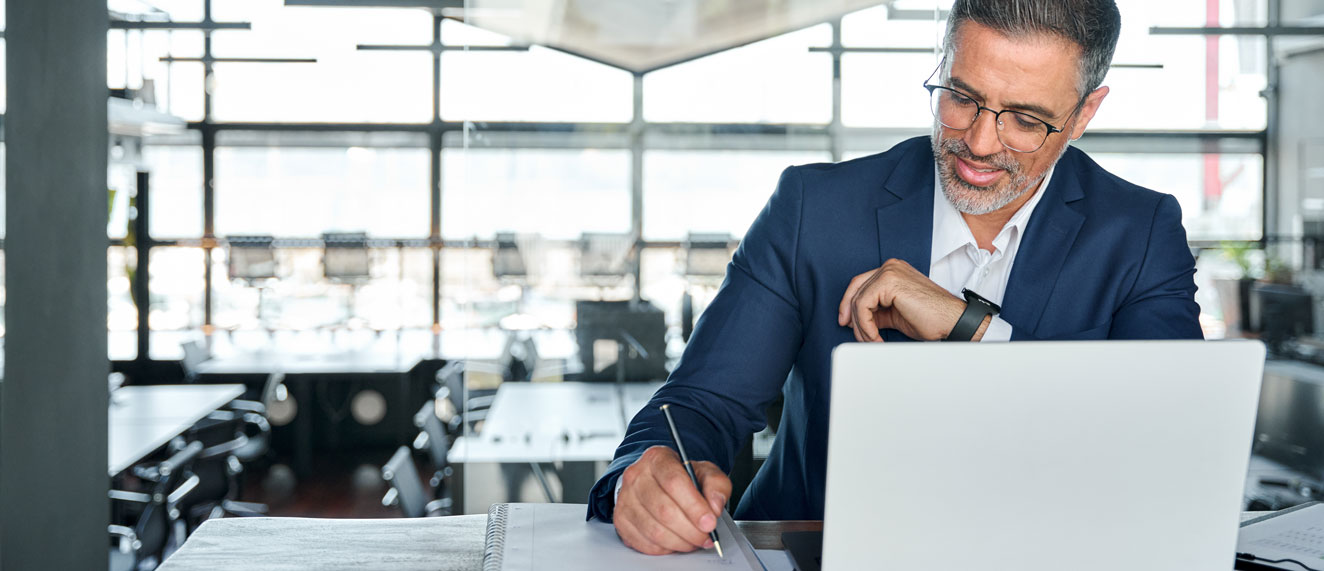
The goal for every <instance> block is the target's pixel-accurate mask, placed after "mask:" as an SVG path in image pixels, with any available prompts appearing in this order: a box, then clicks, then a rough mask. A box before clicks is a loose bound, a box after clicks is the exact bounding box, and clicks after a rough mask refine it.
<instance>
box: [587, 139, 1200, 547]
mask: <svg viewBox="0 0 1324 571" xmlns="http://www.w3.org/2000/svg"><path fill="white" fill-rule="evenodd" d="M933 192H934V160H933V154H932V151H931V150H930V145H929V138H928V137H919V138H915V139H911V140H908V141H905V142H903V143H901V144H899V145H897V146H896V147H893V148H892V149H891V150H889V151H887V152H884V153H881V154H878V155H873V156H869V157H864V158H861V159H856V160H853V161H848V162H844V163H840V164H820V165H807V166H799V167H791V168H788V169H786V171H785V172H783V173H782V176H781V180H780V182H778V184H777V190H776V192H775V193H774V194H773V195H772V198H771V199H769V201H768V204H767V206H765V207H764V209H763V211H762V212H761V213H760V214H759V216H758V219H757V220H755V221H754V224H753V225H752V226H750V228H749V232H748V233H747V234H746V235H745V238H744V240H743V241H742V242H741V244H740V247H739V248H738V249H737V250H736V253H735V255H734V256H733V258H732V261H731V264H730V265H729V266H728V267H727V272H726V280H725V281H724V282H723V283H722V287H721V289H720V290H719V292H718V294H717V296H716V297H715V298H714V300H713V302H712V303H711V304H710V305H709V306H708V308H707V309H706V310H705V311H704V312H703V315H702V316H701V317H700V319H699V322H698V324H697V325H696V326H695V328H694V333H693V335H692V337H691V338H690V342H689V345H688V346H687V347H686V348H685V353H684V355H683V356H682V358H681V360H680V362H679V364H678V365H677V366H676V369H675V371H673V372H672V373H671V376H670V378H669V379H668V380H667V383H666V384H665V385H663V386H662V388H661V389H659V390H658V392H657V394H656V395H654V396H653V399H652V401H651V402H650V403H649V405H648V406H647V407H645V408H644V409H643V411H642V412H640V413H639V414H638V415H637V416H635V417H634V420H633V421H632V422H631V423H630V426H629V428H628V430H627V431H626V436H625V440H624V442H622V443H621V445H620V447H619V448H617V450H616V458H615V460H614V461H613V462H612V463H611V465H610V466H609V467H608V470H607V472H606V474H605V475H603V477H602V478H601V479H600V480H599V481H598V482H597V484H596V485H595V486H594V488H593V490H592V491H591V492H590V497H589V515H590V516H595V517H597V518H599V519H603V520H608V521H610V519H611V514H612V509H613V507H614V502H613V494H614V491H615V487H616V480H617V479H618V478H619V477H620V474H621V472H622V471H623V470H624V469H625V468H626V467H627V466H629V465H630V464H631V463H633V462H634V461H635V460H636V459H638V457H639V456H640V455H641V454H642V453H643V451H644V450H646V449H648V448H649V447H651V446H654V445H665V446H673V445H672V442H671V436H670V434H669V432H668V429H667V426H666V421H665V420H664V419H663V417H662V415H661V413H660V412H659V411H658V406H659V405H661V404H663V403H671V404H672V405H673V406H672V412H673V413H674V415H675V416H676V423H677V425H678V427H679V428H680V431H681V437H682V438H683V439H684V441H685V448H686V451H687V452H688V453H689V456H690V458H691V459H692V460H708V461H711V462H714V463H716V464H717V465H718V466H720V467H721V468H722V469H723V470H724V471H726V472H728V473H729V472H730V470H731V465H732V460H733V458H734V457H735V455H736V452H737V451H738V447H739V446H740V445H741V443H742V442H743V440H744V438H745V437H747V436H748V435H750V434H751V433H753V432H756V431H758V430H762V429H763V427H764V425H765V424H766V420H765V418H766V417H765V414H764V411H765V410H766V408H767V406H768V405H769V403H770V402H771V401H772V400H773V399H774V397H775V396H776V395H777V392H778V391H781V392H782V393H783V394H784V395H785V397H786V403H785V406H784V408H783V412H782V420H781V426H780V428H779V431H778V433H777V439H776V442H775V443H774V444H773V447H772V452H771V454H770V456H769V457H768V459H767V462H766V463H765V464H764V465H763V467H762V468H761V469H760V470H759V472H758V474H757V475H756V476H755V477H754V480H753V482H751V484H750V486H749V488H748V489H747V490H746V492H745V495H744V497H743V499H742V500H741V502H740V505H739V506H738V507H737V509H736V511H735V517H736V519H753V520H763V519H774V520H794V519H811V520H816V519H822V518H823V488H824V481H825V472H826V465H827V433H828V401H829V393H830V391H831V381H830V379H831V376H830V370H829V369H830V368H831V367H830V365H831V354H832V349H833V348H835V347H836V346H837V345H839V344H841V343H846V342H850V341H853V340H854V338H853V336H852V334H851V330H850V329H849V328H846V327H841V326H839V325H837V307H838V304H839V303H840V301H841V296H842V294H843V292H845V291H846V286H847V284H848V283H849V282H850V280H851V278H852V277H854V276H856V275H858V274H861V273H864V272H867V271H869V270H872V269H875V268H877V267H879V266H881V265H882V264H883V262H884V261H886V260H888V259H889V258H899V259H902V260H905V261H906V262H909V263H910V265H912V266H914V267H915V268H916V269H918V270H919V271H921V272H924V273H925V274H927V273H928V270H929V262H930V259H929V258H930V255H931V253H930V248H931V242H932V239H933V238H932V234H933ZM1044 193H1045V194H1044V197H1043V199H1042V200H1041V201H1040V203H1039V205H1038V207H1037V208H1036V209H1035V211H1034V214H1033V215H1032V216H1031V218H1030V221H1029V225H1028V226H1027V228H1026V231H1025V236H1024V237H1023V239H1022V242H1021V247H1020V250H1019V252H1018V253H1017V255H1016V261H1015V265H1014V266H1013V268H1012V273H1011V276H1010V278H1009V280H1008V283H1007V289H1006V293H1005V295H1004V297H1003V303H1002V313H1001V316H1002V318H1003V319H1005V320H1007V322H1008V323H1010V324H1011V325H1012V331H1013V333H1012V340H1013V341H1014V340H1024V339H1166V338H1195V339H1198V338H1200V337H1202V334H1201V331H1200V326H1199V322H1198V319H1197V315H1198V314H1199V307H1198V306H1197V305H1196V303H1195V300H1194V296H1195V283H1194V279H1193V276H1194V274H1195V260H1194V259H1193V258H1192V256H1191V252H1190V250H1189V248H1188V247H1187V245H1186V232H1185V230H1184V229H1183V228H1182V225H1181V210H1180V207H1179V206H1178V205H1177V201H1176V199H1174V198H1173V197H1172V196H1170V195H1166V194H1161V193H1158V192H1154V191H1151V190H1147V189H1144V188H1141V187H1139V186H1136V185H1134V184H1131V183H1128V182H1126V181H1124V180H1122V179H1120V178H1118V177H1116V176H1114V175H1112V174H1110V173H1108V172H1107V171H1105V170H1103V169H1102V168H1101V167H1099V166H1098V165H1097V164H1096V163H1095V162H1094V161H1093V160H1091V159H1090V158H1089V157H1088V156H1086V155H1085V153H1083V152H1081V151H1079V150H1077V149H1075V148H1068V150H1067V151H1066V154H1065V155H1063V157H1062V158H1061V160H1060V161H1059V162H1058V164H1057V169H1056V171H1054V174H1053V178H1052V180H1051V181H1050V183H1049V186H1048V188H1047V189H1045V190H1044ZM883 333H884V339H885V340H887V341H902V340H907V339H906V338H905V336H903V335H902V334H901V333H900V332H897V331H894V330H887V331H884V332H883Z"/></svg>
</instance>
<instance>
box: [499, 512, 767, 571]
mask: <svg viewBox="0 0 1324 571" xmlns="http://www.w3.org/2000/svg"><path fill="white" fill-rule="evenodd" d="M587 509H588V508H587V506H585V505H583V504H492V507H491V509H489V510H488V512H487V547H486V549H485V550H484V552H483V571H503V570H514V571H523V570H526V569H527V570H532V569H538V570H539V571H542V570H548V571H556V570H559V569H613V570H614V569H644V570H650V569H652V570H658V571H667V570H671V569H677V570H680V569H699V570H702V569H721V570H725V571H738V570H749V571H755V570H758V571H762V570H763V569H765V567H764V566H763V563H762V562H760V561H759V558H758V555H757V554H756V553H755V552H754V548H753V546H752V545H750V543H749V540H748V539H746V538H745V535H744V534H743V533H741V532H740V528H738V527H736V525H735V522H733V521H731V516H730V514H728V513H726V512H722V518H721V519H720V520H718V523H717V533H718V537H719V538H720V540H721V542H722V549H723V550H724V551H725V553H726V557H724V558H723V557H718V556H717V553H716V552H715V551H713V550H711V549H709V550H704V551H695V552H691V553H676V554H672V555H661V556H652V555H644V554H642V553H639V552H637V551H634V550H633V549H630V548H629V547H626V546H625V544H623V543H621V540H620V538H619V537H617V536H616V528H614V527H613V526H612V524H610V523H605V522H601V521H596V520H594V521H584V513H585V512H586V511H587Z"/></svg>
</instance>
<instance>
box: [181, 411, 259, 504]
mask: <svg viewBox="0 0 1324 571" xmlns="http://www.w3.org/2000/svg"><path fill="white" fill-rule="evenodd" d="M187 438H188V439H189V440H192V441H195V442H198V443H200V444H201V445H202V446H203V449H202V450H201V451H200V452H199V453H198V457H197V460H196V461H195V462H194V463H193V473H194V474H196V475H197V476H198V480H199V481H198V485H197V487H196V488H194V489H193V490H192V491H191V492H189V493H188V494H187V495H186V496H184V498H183V499H182V500H181V501H180V505H181V506H182V507H184V508H186V509H187V508H192V507H193V506H198V505H203V504H211V503H215V502H219V501H221V500H224V499H226V498H227V497H228V496H229V494H230V491H231V490H232V488H233V487H234V485H235V482H234V474H232V473H231V470H230V457H231V456H232V455H233V454H234V451H235V450H238V449H239V448H241V447H243V446H244V445H245V444H247V443H248V436H247V435H245V434H244V431H243V418H242V416H240V415H238V414H235V413H233V412H230V411H217V412H213V413H212V414H210V415H208V416H207V417H205V418H203V419H202V420H199V421H198V422H197V424H194V425H193V426H192V427H191V428H189V429H188V432H187Z"/></svg>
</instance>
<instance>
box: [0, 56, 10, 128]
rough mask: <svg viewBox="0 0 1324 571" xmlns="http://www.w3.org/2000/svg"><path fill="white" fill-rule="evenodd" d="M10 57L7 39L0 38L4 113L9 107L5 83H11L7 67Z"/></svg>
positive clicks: (0, 90)
mask: <svg viewBox="0 0 1324 571" xmlns="http://www.w3.org/2000/svg"><path fill="white" fill-rule="evenodd" d="M8 59H9V56H8V55H6V54H5V40H3V39H0V114H3V113H4V112H5V109H8V108H9V92H8V91H6V88H5V85H7V84H8V83H9V81H8V77H9V71H8V70H7V68H6V67H5V65H6V64H5V62H6V61H8Z"/></svg>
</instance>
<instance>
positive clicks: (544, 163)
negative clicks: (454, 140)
mask: <svg viewBox="0 0 1324 571" xmlns="http://www.w3.org/2000/svg"><path fill="white" fill-rule="evenodd" d="M629 169H630V157H629V154H628V153H627V152H625V151H619V150H603V149H576V150H560V149H468V150H449V149H448V150H447V151H446V152H444V153H443V154H442V169H441V172H442V177H443V178H442V188H443V189H444V191H443V193H442V207H441V212H442V222H441V228H442V233H443V235H444V236H446V237H447V238H457V239H463V238H473V237H475V236H479V237H484V238H490V237H491V236H492V235H493V233H494V232H507V231H508V232H518V233H524V234H538V235H540V236H541V237H543V238H554V239H576V238H578V237H579V236H580V234H581V233H582V232H628V231H629V230H630V170H629Z"/></svg>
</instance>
